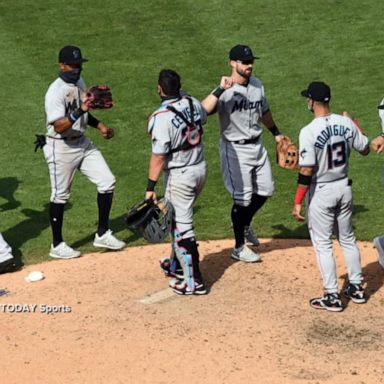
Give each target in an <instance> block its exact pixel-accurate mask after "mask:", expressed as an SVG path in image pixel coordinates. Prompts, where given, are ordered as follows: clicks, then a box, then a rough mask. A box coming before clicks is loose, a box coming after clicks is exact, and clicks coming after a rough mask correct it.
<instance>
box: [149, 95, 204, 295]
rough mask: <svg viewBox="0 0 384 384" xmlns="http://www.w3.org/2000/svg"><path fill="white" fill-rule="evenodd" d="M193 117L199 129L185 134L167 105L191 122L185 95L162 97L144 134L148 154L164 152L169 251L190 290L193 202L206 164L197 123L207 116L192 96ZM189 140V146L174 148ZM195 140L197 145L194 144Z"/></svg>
mask: <svg viewBox="0 0 384 384" xmlns="http://www.w3.org/2000/svg"><path fill="white" fill-rule="evenodd" d="M190 99H191V100H192V101H193V109H194V120H195V124H196V127H199V131H197V130H195V131H194V132H191V134H190V135H189V134H188V132H187V126H186V123H185V122H184V121H183V120H182V119H181V118H180V117H179V116H177V115H176V114H175V113H174V112H172V111H170V110H168V109H167V106H171V107H173V108H175V109H176V110H177V111H179V112H181V113H182V114H183V115H184V116H185V118H186V120H188V121H191V109H190V106H189V101H188V98H185V97H184V98H179V99H177V98H175V99H170V100H165V101H163V102H162V104H161V106H160V107H159V108H158V109H157V110H156V111H155V112H154V113H153V114H152V115H151V116H150V118H149V122H148V133H149V134H150V135H151V138H152V153H153V154H156V155H166V156H167V158H166V163H165V167H164V175H165V185H166V187H165V197H166V199H167V200H168V201H170V202H171V204H172V205H173V207H174V210H175V228H174V230H173V250H174V252H175V253H176V256H177V258H178V259H179V261H180V264H181V266H182V268H183V271H184V279H185V280H186V283H187V284H188V286H189V288H190V289H191V290H194V289H195V285H194V279H195V278H196V279H200V278H201V274H200V270H199V266H198V263H199V260H198V257H199V256H198V251H197V246H196V241H195V237H194V236H195V234H194V231H193V205H194V203H195V201H196V199H197V197H198V196H199V194H200V192H201V191H202V189H203V186H204V184H205V180H206V175H207V167H206V163H205V159H204V152H203V144H202V142H201V137H200V135H201V133H202V129H201V125H202V124H205V123H206V121H207V115H206V112H205V110H204V108H203V107H202V106H201V104H200V102H199V101H197V100H196V99H194V98H190ZM186 141H189V142H190V143H191V144H192V145H193V146H188V145H187V147H185V149H184V150H183V149H181V150H178V149H179V148H181V146H182V145H186V144H185V143H186ZM196 143H197V145H195V144H196Z"/></svg>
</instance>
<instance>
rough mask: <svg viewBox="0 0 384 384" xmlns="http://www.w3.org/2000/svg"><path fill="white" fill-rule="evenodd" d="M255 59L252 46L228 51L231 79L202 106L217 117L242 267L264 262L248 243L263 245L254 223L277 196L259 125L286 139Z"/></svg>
mask: <svg viewBox="0 0 384 384" xmlns="http://www.w3.org/2000/svg"><path fill="white" fill-rule="evenodd" d="M255 59H258V57H255V56H254V55H253V53H252V50H251V48H249V47H248V46H246V45H236V46H234V47H233V48H232V49H231V50H230V52H229V64H230V66H231V68H232V74H231V76H230V77H225V76H223V77H222V79H221V82H220V86H219V87H218V88H216V89H215V90H214V91H213V92H212V93H211V94H210V95H208V96H207V97H206V98H205V99H204V100H203V101H202V104H203V107H204V108H205V110H206V111H207V113H208V114H211V113H214V112H216V111H217V112H218V114H219V121H220V129H221V139H220V156H221V168H222V173H223V177H224V184H225V186H226V188H227V190H228V192H229V193H230V194H231V196H232V199H233V207H232V213H231V218H232V224H233V231H234V234H235V241H236V244H235V248H234V250H233V251H232V253H231V257H232V258H234V259H236V260H241V261H244V262H257V261H260V260H261V257H260V255H259V254H258V253H256V252H254V251H252V250H251V249H250V248H248V247H247V246H246V245H245V239H247V240H248V241H249V242H250V243H252V244H253V245H258V244H259V241H258V239H257V237H256V235H255V234H254V232H253V230H252V227H251V221H252V218H253V216H254V215H255V213H256V212H257V211H258V210H259V209H260V208H261V207H262V206H263V205H264V203H265V202H266V200H267V199H268V197H270V196H272V194H273V191H274V182H273V177H272V171H271V164H270V162H269V159H268V154H267V150H266V149H265V147H264V145H263V142H262V138H261V135H262V133H263V128H262V125H261V123H262V124H263V125H264V126H265V127H267V128H268V130H269V131H270V132H271V133H272V134H273V136H274V137H275V140H276V142H279V141H280V140H281V139H282V138H283V137H284V136H283V135H281V134H280V132H279V130H278V128H277V127H276V124H275V122H274V120H273V117H272V113H271V111H270V109H269V105H268V102H267V99H266V97H265V94H264V87H263V85H262V83H261V81H260V80H259V79H257V78H256V77H253V76H252V70H253V65H254V60H255Z"/></svg>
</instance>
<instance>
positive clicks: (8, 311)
mask: <svg viewBox="0 0 384 384" xmlns="http://www.w3.org/2000/svg"><path fill="white" fill-rule="evenodd" d="M232 244H233V242H232V240H225V241H209V242H200V247H199V249H200V253H201V259H202V261H201V269H202V272H203V274H204V276H205V281H206V284H207V287H208V289H209V293H208V295H206V296H187V297H184V296H178V295H176V294H171V293H170V292H168V290H167V278H165V277H164V275H163V274H162V273H161V271H160V268H159V262H158V260H159V259H160V258H161V257H162V256H167V255H168V254H169V245H168V244H160V245H156V246H142V247H136V248H127V249H125V250H124V251H121V252H105V253H93V254H87V255H84V256H83V257H81V258H79V259H73V260H54V261H52V262H47V263H43V264H37V265H33V266H28V267H25V268H24V269H23V270H21V271H19V272H15V273H12V274H6V275H2V276H0V288H6V289H7V290H8V291H9V293H8V294H7V295H6V296H2V297H0V324H1V349H0V370H1V380H0V381H1V383H4V384H13V383H23V384H25V383H28V384H34V383H38V384H42V383H49V384H65V383H72V384H73V383H74V384H88V383H92V384H96V383H103V384H104V383H106V384H115V383H124V384H127V383H139V384H141V383H143V384H144V383H151V384H154V383H159V384H160V383H164V384H165V383H170V384H171V383H189V384H192V383H199V384H201V383H231V384H232V383H260V384H272V383H273V384H275V383H276V384H286V383H287V384H296V383H318V384H323V383H348V384H377V383H383V382H384V378H383V377H384V346H383V341H384V316H383V314H384V288H383V279H384V270H383V269H382V268H381V267H380V266H379V264H378V262H377V254H376V251H375V250H374V249H373V248H372V244H371V243H367V242H359V247H360V250H361V254H362V264H363V273H364V278H365V287H366V292H367V295H368V302H367V303H366V304H360V305H358V304H354V303H348V302H346V301H345V304H346V308H345V310H344V311H343V312H341V313H330V312H326V311H318V310H314V309H312V308H310V307H309V305H308V300H309V299H310V298H312V297H316V296H318V295H321V294H322V284H321V278H320V273H319V271H318V268H317V264H316V260H315V255H314V251H313V249H312V246H311V244H310V242H309V241H305V240H281V239H262V240H261V245H260V246H259V247H258V251H259V252H260V253H261V255H262V257H263V261H262V262H261V263H256V264H245V263H241V262H236V261H234V260H232V259H231V258H230V257H229V253H230V250H231V247H232ZM335 251H336V257H337V265H338V276H339V282H340V287H342V286H343V284H345V281H346V269H345V266H344V262H343V258H342V256H341V252H340V248H339V246H338V245H336V246H335ZM34 270H40V271H43V273H44V275H45V279H44V280H42V281H39V282H34V283H27V282H26V281H25V280H24V278H25V276H27V275H28V273H29V272H31V271H34ZM17 305H19V306H17ZM33 305H36V307H35V310H34V311H31V312H27V311H26V310H27V308H29V309H31V308H33V307H31V306H33ZM44 306H45V307H44ZM19 308H22V309H23V310H22V311H21V312H17V310H18V309H19ZM44 308H51V309H54V310H56V311H59V312H57V313H54V314H47V313H46V310H44Z"/></svg>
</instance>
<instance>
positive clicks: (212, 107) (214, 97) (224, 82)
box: [201, 76, 233, 115]
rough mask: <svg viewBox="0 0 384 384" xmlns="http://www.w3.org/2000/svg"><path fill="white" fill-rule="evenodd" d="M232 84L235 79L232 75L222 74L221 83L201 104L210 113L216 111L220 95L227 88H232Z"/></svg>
mask: <svg viewBox="0 0 384 384" xmlns="http://www.w3.org/2000/svg"><path fill="white" fill-rule="evenodd" d="M232 85H233V79H232V78H231V77H228V76H222V78H221V80H220V85H219V86H218V87H217V88H216V89H215V90H214V91H213V92H212V93H210V94H209V95H208V96H207V97H206V98H205V99H204V100H203V101H202V102H201V105H202V106H203V108H204V109H205V111H206V112H207V114H208V115H211V114H213V113H215V112H216V107H217V102H218V101H219V98H220V96H221V95H222V94H223V93H224V91H225V90H226V89H228V88H231V87H232Z"/></svg>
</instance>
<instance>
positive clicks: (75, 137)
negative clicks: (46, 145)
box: [48, 135, 83, 141]
mask: <svg viewBox="0 0 384 384" xmlns="http://www.w3.org/2000/svg"><path fill="white" fill-rule="evenodd" d="M48 137H49V138H50V139H54V140H64V141H70V140H76V139H80V138H81V137H83V135H80V136H71V137H53V136H48Z"/></svg>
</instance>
